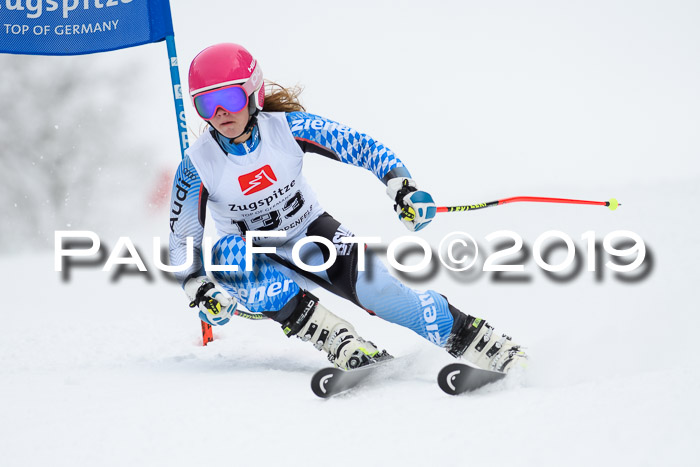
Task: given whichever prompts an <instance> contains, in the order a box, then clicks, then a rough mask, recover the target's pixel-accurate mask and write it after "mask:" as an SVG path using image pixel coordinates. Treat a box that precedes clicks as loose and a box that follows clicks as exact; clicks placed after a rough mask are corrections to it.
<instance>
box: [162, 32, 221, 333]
mask: <svg viewBox="0 0 700 467" xmlns="http://www.w3.org/2000/svg"><path fill="white" fill-rule="evenodd" d="M165 43H166V44H167V45H168V59H169V60H170V80H171V81H172V84H173V101H174V102H175V118H176V119H177V131H178V133H179V135H180V157H181V158H182V159H184V158H185V149H187V148H188V147H189V145H190V144H189V141H188V139H187V121H186V120H185V103H184V102H183V100H182V85H181V84H180V67H179V66H178V63H177V51H176V50H175V36H165ZM213 340H214V335H213V332H212V329H211V325H210V324H208V323H205V322H204V321H202V344H203V345H207V344H208V343H209V342H211V341H213Z"/></svg>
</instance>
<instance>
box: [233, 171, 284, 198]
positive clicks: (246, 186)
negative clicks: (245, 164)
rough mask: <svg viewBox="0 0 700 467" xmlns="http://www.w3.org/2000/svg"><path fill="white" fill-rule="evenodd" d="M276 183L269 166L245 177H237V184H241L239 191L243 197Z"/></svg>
mask: <svg viewBox="0 0 700 467" xmlns="http://www.w3.org/2000/svg"><path fill="white" fill-rule="evenodd" d="M276 181H277V177H276V176H275V173H274V172H273V171H272V167H270V166H269V165H266V166H263V167H261V168H259V169H257V170H254V171H252V172H250V173H247V174H245V175H241V176H240V177H238V183H240V184H241V190H242V191H243V194H244V195H246V196H247V195H252V194H253V193H257V192H258V191H261V190H264V189H265V188H267V187H270V186H272V184H273V183H275V182H276Z"/></svg>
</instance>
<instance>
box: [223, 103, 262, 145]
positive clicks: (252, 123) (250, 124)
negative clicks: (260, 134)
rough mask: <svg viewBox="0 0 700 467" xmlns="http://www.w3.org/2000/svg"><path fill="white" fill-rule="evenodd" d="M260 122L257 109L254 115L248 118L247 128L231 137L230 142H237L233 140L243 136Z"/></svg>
mask: <svg viewBox="0 0 700 467" xmlns="http://www.w3.org/2000/svg"><path fill="white" fill-rule="evenodd" d="M257 123H258V111H257V110H256V111H255V113H254V114H253V115H251V116H250V118H249V119H248V123H247V124H246V126H245V128H243V131H242V132H241V134H240V135H238V136H234V137H233V138H230V139H229V143H231V144H236V143H235V142H234V141H233V140H234V139H236V138H240V137H241V136H243V135H245V134H246V133H248V132H249V131H252V130H253V127H254V126H255V125H256V124H257Z"/></svg>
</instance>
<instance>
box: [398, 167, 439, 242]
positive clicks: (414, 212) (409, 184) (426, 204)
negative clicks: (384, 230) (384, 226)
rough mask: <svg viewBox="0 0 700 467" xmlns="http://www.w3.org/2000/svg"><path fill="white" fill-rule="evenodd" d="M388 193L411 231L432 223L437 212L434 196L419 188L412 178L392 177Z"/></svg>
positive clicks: (400, 216) (402, 220) (401, 218)
mask: <svg viewBox="0 0 700 467" xmlns="http://www.w3.org/2000/svg"><path fill="white" fill-rule="evenodd" d="M386 194H387V195H389V198H391V199H392V200H393V201H394V203H396V204H394V210H395V211H396V213H397V214H398V215H399V219H400V220H401V222H403V225H405V226H406V228H407V229H408V230H410V231H411V232H415V231H417V230H420V229H422V228H423V227H425V226H427V225H428V224H430V221H432V220H433V218H434V217H435V214H436V213H437V208H436V207H435V202H434V201H433V197H432V196H430V195H429V194H428V193H426V192H425V191H420V190H418V187H417V185H416V182H415V180H413V179H412V178H406V177H396V178H392V179H391V180H389V181H388V182H387V184H386Z"/></svg>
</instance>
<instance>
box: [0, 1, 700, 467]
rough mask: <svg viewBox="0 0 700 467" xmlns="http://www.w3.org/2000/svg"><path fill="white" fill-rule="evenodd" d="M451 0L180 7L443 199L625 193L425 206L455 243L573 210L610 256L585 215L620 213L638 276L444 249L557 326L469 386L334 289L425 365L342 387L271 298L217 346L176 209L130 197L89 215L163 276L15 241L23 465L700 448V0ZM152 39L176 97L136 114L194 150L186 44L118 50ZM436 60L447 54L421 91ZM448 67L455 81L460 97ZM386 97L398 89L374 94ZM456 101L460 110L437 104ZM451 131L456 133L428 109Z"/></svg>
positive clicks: (673, 455) (8, 405)
mask: <svg viewBox="0 0 700 467" xmlns="http://www.w3.org/2000/svg"><path fill="white" fill-rule="evenodd" d="M205 3H206V4H209V3H211V4H212V5H214V6H217V7H219V8H222V10H221V11H222V14H217V15H213V14H212V13H211V11H212V8H213V7H204V5H205ZM433 3H434V4H433ZM433 3H431V4H430V5H426V4H425V3H424V2H421V3H417V2H402V6H401V9H397V8H398V7H397V6H395V5H394V4H393V3H391V2H384V1H380V2H369V1H360V2H353V4H352V5H350V4H348V5H345V6H339V5H333V6H327V5H325V4H324V3H319V2H311V1H306V0H304V1H298V2H293V3H292V2H266V3H265V6H264V10H262V11H261V8H263V7H261V6H260V5H258V4H255V5H253V4H250V5H247V4H245V5H235V6H234V5H233V4H231V3H229V2H197V3H196V4H195V2H185V1H180V0H178V1H173V2H172V9H173V20H174V23H175V30H176V32H177V36H176V37H177V40H178V48H179V52H180V62H181V63H183V64H189V61H190V60H191V59H192V57H193V56H194V54H196V52H197V51H199V50H200V49H201V48H203V47H205V46H206V45H209V44H211V43H214V42H218V41H224V40H228V41H239V42H244V43H245V44H246V45H247V46H248V48H249V49H251V50H252V51H253V52H254V53H255V54H256V55H257V56H258V58H259V60H260V61H261V64H262V66H263V69H264V70H265V73H266V76H267V77H269V78H272V79H275V80H277V81H280V82H282V83H284V84H293V83H295V82H301V83H303V84H305V85H306V91H305V92H304V94H303V95H302V96H303V98H304V103H305V104H306V105H307V107H308V108H309V110H311V111H313V112H315V113H319V114H322V115H324V116H328V117H329V118H333V119H336V120H338V121H341V122H343V123H346V124H349V125H351V126H354V127H357V128H358V129H361V130H364V131H367V132H368V133H369V134H371V135H373V136H375V137H377V138H378V139H379V140H381V141H383V142H385V143H386V144H387V145H388V146H389V147H391V148H392V149H394V150H395V151H396V152H397V153H398V154H399V156H400V157H401V158H402V159H403V160H404V162H405V163H406V164H407V165H408V166H409V168H410V169H411V171H412V172H413V174H414V176H415V177H416V179H417V180H418V182H419V184H420V185H421V186H422V187H424V188H425V189H427V190H428V191H430V192H431V193H432V194H433V196H434V197H435V199H436V200H437V201H438V203H439V204H462V203H465V202H468V203H472V202H481V201H489V200H492V199H496V198H500V197H507V196H515V195H530V196H561V197H571V198H587V199H600V200H605V199H608V198H610V197H612V196H614V197H617V198H618V199H619V200H620V201H621V202H622V203H623V205H622V206H621V207H620V208H619V209H618V210H617V211H615V212H610V211H609V210H607V209H604V208H599V207H589V206H564V205H525V204H514V205H508V206H503V207H498V208H491V209H487V210H483V211H477V212H472V213H461V214H445V215H441V216H439V217H438V219H437V220H436V221H435V222H434V223H433V224H432V225H431V226H430V227H429V229H427V230H426V231H425V232H424V233H421V237H423V238H425V239H427V240H428V241H429V242H430V243H431V244H432V245H433V246H435V247H437V245H438V244H439V242H440V239H441V238H442V237H443V236H444V235H445V234H447V233H449V232H453V231H457V230H463V231H468V232H469V233H470V234H471V235H473V236H474V237H475V238H476V239H477V240H478V241H479V243H480V246H483V247H488V242H486V240H485V236H486V235H488V234H489V233H491V232H494V231H497V230H502V229H508V230H513V231H516V232H518V233H519V234H520V235H521V236H522V237H523V239H524V241H525V244H526V245H528V246H530V247H532V245H533V243H534V241H535V239H536V238H537V237H538V236H539V235H540V234H542V233H543V232H545V231H547V230H551V229H556V230H561V231H563V232H566V233H567V234H569V235H570V236H571V237H572V238H573V240H574V242H575V243H576V245H577V247H581V248H578V249H577V257H580V258H582V259H583V258H585V256H584V255H585V250H584V249H583V248H582V247H583V246H584V242H583V241H582V240H581V235H582V234H583V233H584V232H586V231H589V230H594V231H595V232H596V238H598V239H599V240H602V238H603V237H604V236H605V235H606V234H607V233H608V232H611V231H614V230H619V229H625V230H631V231H634V232H636V233H637V234H639V235H641V236H642V238H643V239H644V241H645V243H646V245H647V247H648V249H649V252H650V256H649V257H648V258H647V261H646V263H645V267H649V268H650V272H649V274H648V275H647V276H646V278H645V279H643V280H640V281H637V282H632V283H629V282H623V281H621V280H619V278H618V277H616V276H615V275H614V274H612V272H611V271H609V270H607V269H605V268H603V271H604V272H603V274H602V279H601V280H599V281H598V280H596V275H595V273H591V272H587V271H586V270H585V268H584V269H583V270H582V271H580V272H579V273H578V274H575V275H574V279H572V280H571V281H569V282H566V283H555V282H553V281H552V280H550V279H549V278H547V277H546V276H545V275H544V274H543V273H542V271H540V270H539V269H538V268H537V267H536V265H535V263H534V261H533V260H532V257H531V256H530V257H528V258H527V260H526V261H525V263H524V264H525V274H527V275H528V276H529V277H530V281H529V282H525V283H498V282H495V281H494V280H493V277H492V274H489V273H479V274H475V275H474V276H470V275H454V274H450V273H448V271H447V270H445V269H444V268H442V267H440V268H438V271H437V273H436V274H435V275H434V276H432V277H431V278H429V279H428V280H422V281H414V282H410V285H412V286H413V287H416V288H419V289H425V288H433V289H435V290H438V291H439V292H441V293H443V294H445V295H446V296H447V297H448V298H449V299H450V301H451V302H452V303H453V304H454V305H455V306H457V307H459V308H460V309H462V310H463V311H465V312H467V313H471V314H475V315H479V316H483V317H485V318H486V319H488V321H489V322H491V323H493V324H494V325H495V326H496V328H497V329H498V330H502V331H503V332H507V333H508V334H510V335H512V336H513V337H514V338H515V339H517V340H518V341H519V342H521V343H523V344H524V345H526V346H527V347H528V349H529V353H530V355H531V362H530V367H529V369H528V371H527V373H526V374H524V375H519V376H518V377H516V378H509V379H507V380H505V381H503V382H501V383H499V384H497V385H495V386H493V387H490V388H485V389H483V390H481V391H479V392H478V393H475V394H472V395H467V396H462V397H450V396H447V395H445V394H443V393H442V392H441V391H440V390H439V389H438V387H437V384H436V382H435V376H436V374H437V372H438V370H439V369H440V368H441V367H442V365H444V364H446V363H448V362H450V361H451V359H450V357H449V356H448V355H447V354H446V353H444V351H442V350H440V349H438V348H436V347H434V346H432V345H431V344H429V343H427V342H425V341H423V340H422V339H421V338H419V337H418V336H416V335H414V334H413V333H412V332H411V331H408V330H405V329H402V328H400V327H397V326H394V325H391V324H389V323H386V322H383V321H381V320H379V319H378V318H372V317H370V316H368V315H366V314H365V313H364V312H363V311H361V310H358V309H356V308H354V307H352V306H350V305H348V304H347V303H344V302H343V301H342V300H341V299H338V298H336V297H332V296H330V295H329V294H327V293H323V292H319V294H320V296H321V299H322V300H323V301H324V303H325V304H326V306H328V307H329V308H330V309H332V310H333V311H334V312H336V313H338V314H340V315H341V316H343V317H345V318H346V319H348V320H350V321H352V322H353V323H354V324H355V326H356V328H357V329H358V331H359V332H360V333H361V334H362V335H363V336H364V337H366V338H369V339H371V340H373V341H374V342H376V343H377V344H378V345H380V346H383V347H386V348H387V349H388V350H390V351H391V352H392V353H393V354H395V355H405V356H406V358H405V359H403V363H402V365H403V366H405V370H406V371H405V374H404V375H401V376H397V377H394V378H389V379H387V380H385V381H380V382H377V383H376V384H372V385H368V386H365V387H363V388H360V389H359V390H357V391H354V392H352V393H349V394H347V395H343V396H340V397H337V398H335V399H332V400H319V399H318V398H316V397H315V396H314V395H313V394H312V392H311V390H310V388H309V380H310V377H311V375H312V374H313V372H314V371H315V370H316V369H318V368H319V367H321V366H323V365H325V358H324V356H323V355H321V353H320V352H317V351H315V350H314V349H313V348H312V347H311V346H310V345H308V344H304V343H302V342H299V341H298V340H296V339H287V338H285V337H284V336H283V334H282V333H281V331H280V329H279V327H278V326H277V325H276V324H274V323H272V322H270V321H265V322H251V321H247V320H243V319H237V320H234V321H233V322H232V323H230V324H229V325H227V326H224V327H222V328H220V329H219V328H217V329H216V330H215V341H214V342H213V343H212V344H210V345H209V346H207V347H202V346H201V343H200V333H199V324H198V320H197V318H196V317H195V316H194V314H193V313H192V311H191V310H190V309H188V308H187V304H186V299H185V297H184V294H183V293H182V292H181V291H180V290H179V289H178V287H177V286H176V285H173V284H172V283H170V282H167V281H166V280H164V279H163V277H162V276H161V274H160V273H159V272H158V271H156V270H155V268H154V267H153V261H152V259H151V251H152V248H151V238H152V237H153V236H160V237H163V238H165V237H166V236H167V234H168V229H167V225H168V224H167V219H168V213H167V210H166V209H165V208H162V209H161V210H159V211H157V212H154V211H152V210H147V209H143V211H140V210H139V209H140V208H139V207H138V204H135V209H134V215H133V217H132V218H125V219H121V220H120V222H121V223H120V224H119V225H120V227H118V228H114V227H112V228H110V230H103V229H101V226H103V225H106V224H104V223H103V219H95V224H94V226H91V225H87V226H81V227H80V228H86V229H92V230H94V231H96V232H97V233H99V234H100V236H101V238H102V239H103V241H104V242H105V243H106V244H107V245H110V246H111V245H114V243H115V241H116V238H117V237H118V236H122V235H128V236H131V237H132V238H133V239H134V242H135V243H136V244H137V245H138V246H139V249H140V251H141V252H142V253H143V256H144V260H145V262H146V264H147V266H148V267H149V270H150V272H151V274H149V275H146V274H131V275H123V276H120V277H119V278H118V280H116V281H115V282H112V281H111V280H110V278H111V277H112V275H111V273H107V272H102V271H100V269H99V268H96V267H93V268H80V269H74V270H72V272H71V278H70V280H69V281H65V282H64V281H62V279H61V275H60V273H57V272H55V271H54V258H53V251H51V250H49V251H42V250H40V249H38V250H37V251H36V252H29V253H26V252H25V253H21V254H5V255H3V257H2V268H1V269H0V284H2V292H3V293H2V296H3V297H4V301H3V303H4V304H3V305H2V312H1V313H0V465H2V466H46V465H66V466H68V465H71V466H73V465H81V466H82V465H100V466H103V465H104V466H112V465H114V466H123V465H145V466H151V465H168V466H180V465H182V466H187V465H254V466H272V465H293V466H295V465H320V464H324V465H336V466H350V465H352V466H356V465H366V464H370V465H407V466H413V465H416V466H417V465H421V466H425V465H447V464H448V463H449V465H515V466H544V465H547V466H562V465H566V466H570V465H571V466H576V465H581V466H590V465H635V466H647V465H648V466H656V465H674V466H675V465H679V466H680V465H688V466H690V465H697V462H698V455H697V449H696V443H697V439H698V437H699V435H700V421H699V420H700V403H699V402H698V393H699V391H700V368H699V366H698V364H697V344H696V337H697V330H698V329H700V313H699V310H698V306H697V281H698V273H697V264H698V261H699V260H700V253H699V252H698V247H697V232H698V227H699V226H698V220H697V205H698V203H700V188H698V187H699V182H700V164H699V163H698V160H697V156H698V154H699V153H700V140H699V139H698V133H697V128H700V114H699V109H700V93H698V83H700V64H699V62H698V61H697V57H698V56H700V53H698V52H700V51H699V50H698V48H699V47H700V40H698V39H699V37H698V36H699V34H700V33H699V32H698V29H697V27H696V25H697V24H698V19H700V7H698V5H697V4H696V3H693V2H680V1H677V2H652V1H646V2H634V3H630V2H621V1H614V2H613V1H609V2H567V3H566V4H562V3H560V2H547V1H539V2H527V5H526V4H525V3H524V2H515V1H506V2H498V4H497V5H495V4H494V5H491V4H483V3H481V2H478V3H477V2H460V3H454V2H433ZM238 18H248V19H247V20H246V21H242V22H241V21H239V20H238ZM261 24H262V25H263V26H264V27H263V29H264V32H261V31H260V29H259V28H260V27H261V26H260V25H261ZM279 31H286V35H282V34H281V33H280V32H279ZM287 36H291V37H287ZM131 55H135V56H137V57H138V58H139V59H141V60H143V62H144V63H147V64H148V65H146V66H148V67H149V69H152V72H151V77H152V82H149V83H136V84H135V92H137V93H138V92H141V93H142V96H141V99H142V100H141V101H139V102H138V104H139V107H138V108H143V105H144V104H150V107H151V108H152V109H153V111H152V113H150V114H149V118H152V119H154V120H156V121H155V122H154V124H153V125H149V126H148V127H144V128H141V132H138V131H135V132H134V133H133V134H132V135H131V136H132V137H135V138H143V139H144V140H146V139H147V138H148V140H149V141H152V140H153V135H154V134H155V135H160V136H162V141H163V152H162V153H159V154H154V155H153V159H154V161H155V162H160V163H162V164H166V165H167V167H169V168H170V169H171V170H172V169H174V166H175V165H176V163H177V156H178V147H177V141H176V139H175V135H174V134H173V133H174V131H175V130H174V128H172V125H173V123H174V119H173V118H172V115H171V114H170V112H171V109H172V103H171V102H169V99H170V90H169V84H168V83H169V81H168V79H169V78H168V74H167V73H168V72H167V67H166V66H164V65H165V64H166V63H167V61H166V58H165V46H164V45H163V44H154V45H148V46H144V47H140V48H137V49H132V50H129V51H118V52H112V53H109V54H103V55H102V56H97V57H95V58H94V59H95V60H101V59H109V60H126V57H130V56H131ZM416 56H419V57H421V59H420V61H419V63H417V64H416V62H417V60H416V59H415V58H414V57H416ZM425 57H427V58H425ZM426 63H428V64H429V65H430V66H428V65H426ZM183 69H184V70H186V66H185V67H183ZM184 70H181V72H182V75H183V78H184V76H185V75H186V73H185V71H184ZM368 70H370V71H369V72H368ZM435 70H437V71H435ZM416 75H421V76H425V78H424V82H423V83H422V86H421V89H418V90H416V88H415V86H414V83H415V77H416ZM423 87H424V88H425V89H422V88H423ZM436 89H437V90H440V93H441V94H442V96H443V97H444V95H449V96H450V97H449V101H448V102H447V103H446V104H445V105H444V106H441V107H440V109H439V114H438V115H439V116H438V117H436V116H435V105H436V104H435V103H434V99H433V98H434V96H435V90H436ZM450 93H452V94H450ZM407 96H411V98H407ZM128 98H132V99H135V97H133V96H129V97H128ZM368 103H374V104H377V106H378V107H377V108H376V109H375V110H374V111H372V112H367V111H366V108H367V105H368ZM157 109H163V111H162V112H159V111H158V110H157ZM187 112H188V120H189V123H190V126H191V127H193V128H197V127H198V125H199V124H198V122H197V120H196V119H195V116H194V114H193V112H192V109H191V108H190V106H189V105H188V106H187ZM136 116H138V118H136V119H135V120H136V121H137V122H140V123H141V124H142V125H143V115H141V114H138V115H137V113H136V112H135V117H136ZM10 118H11V117H10V116H6V115H3V116H2V120H3V122H7V121H9V120H10ZM436 118H438V119H439V124H440V126H439V128H440V129H439V130H433V128H434V127H435V124H433V125H430V124H428V123H427V121H428V120H430V121H434V120H435V119H436ZM431 131H439V133H440V135H441V137H442V139H441V140H440V141H438V142H435V141H434V138H432V137H428V136H425V137H421V136H420V135H422V134H424V133H425V132H428V133H430V132H431ZM417 135H418V136H417ZM152 165H153V164H152ZM305 170H306V174H307V177H308V178H309V179H310V180H311V183H312V184H313V185H314V186H315V188H316V190H317V192H318V193H319V196H320V199H321V202H322V203H323V205H324V206H325V207H326V208H327V209H328V210H329V211H330V212H331V213H332V214H334V215H335V216H336V217H337V218H339V219H340V220H341V221H342V222H343V223H344V224H346V225H347V226H348V227H350V228H351V229H352V230H353V231H354V232H355V233H356V234H358V235H368V236H369V235H379V236H381V237H382V238H383V240H384V243H385V244H386V243H388V242H389V241H391V240H392V239H394V238H396V237H398V236H400V235H404V234H406V231H405V230H403V227H402V226H401V225H400V223H398V222H397V221H396V220H395V219H394V218H393V214H392V211H391V206H390V204H391V203H390V202H389V201H388V200H387V199H386V198H385V195H384V194H383V187H382V186H381V184H380V183H378V182H376V181H374V180H373V179H372V175H371V174H368V173H366V172H364V171H362V170H360V169H354V168H351V167H348V166H343V165H340V164H334V163H332V162H330V161H327V160H324V159H322V158H320V157H316V156H313V155H310V156H309V157H307V158H306V168H305ZM148 175H149V174H148V173H146V172H145V171H144V172H143V174H141V173H140V174H139V176H138V177H134V179H135V181H138V180H140V179H143V177H146V176H148ZM358 187H359V188H358ZM358 189H360V190H362V192H361V193H358ZM125 191H128V190H125ZM348 193H353V202H352V203H349V202H348ZM124 196H125V198H124V199H127V200H128V199H129V198H128V193H124ZM110 221H111V224H110V225H112V226H113V225H114V224H115V222H117V221H119V220H117V221H115V219H110ZM117 223H119V222H117ZM64 228H66V227H65V226H56V229H64ZM18 249H20V246H19V245H18ZM554 258H557V257H556V256H555V257H554ZM482 259H483V258H482ZM605 260H607V258H605ZM552 262H555V260H554V259H553V260H552ZM566 272H567V271H565V272H564V273H566ZM361 463H366V464H361Z"/></svg>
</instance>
